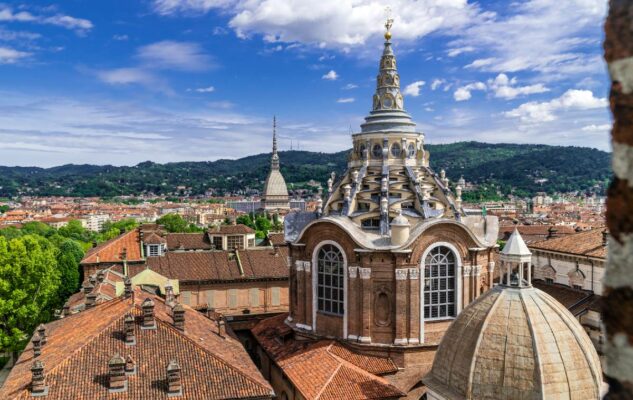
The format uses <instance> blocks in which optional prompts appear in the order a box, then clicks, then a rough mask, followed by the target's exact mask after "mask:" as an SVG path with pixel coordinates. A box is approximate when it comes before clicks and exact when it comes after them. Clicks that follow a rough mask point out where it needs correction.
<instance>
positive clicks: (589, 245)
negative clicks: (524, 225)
mask: <svg viewBox="0 0 633 400" xmlns="http://www.w3.org/2000/svg"><path fill="white" fill-rule="evenodd" d="M603 232H604V229H592V230H590V231H585V232H579V233H575V234H573V235H568V236H563V237H559V238H554V239H549V240H542V241H540V242H535V243H532V244H530V248H531V249H533V250H549V251H555V252H557V253H567V254H573V255H581V256H588V257H595V258H602V259H605V260H606V258H607V246H604V245H603Z"/></svg>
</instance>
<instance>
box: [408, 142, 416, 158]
mask: <svg viewBox="0 0 633 400" xmlns="http://www.w3.org/2000/svg"><path fill="white" fill-rule="evenodd" d="M408 155H409V158H413V156H415V145H414V144H413V143H409V154H408Z"/></svg>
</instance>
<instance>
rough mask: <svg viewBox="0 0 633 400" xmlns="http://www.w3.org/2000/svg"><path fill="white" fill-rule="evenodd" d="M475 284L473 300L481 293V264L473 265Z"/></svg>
mask: <svg viewBox="0 0 633 400" xmlns="http://www.w3.org/2000/svg"><path fill="white" fill-rule="evenodd" d="M472 272H473V284H474V286H475V287H474V288H473V289H474V293H475V295H474V296H473V300H474V299H476V298H477V297H479V295H481V265H474V266H473V270H472Z"/></svg>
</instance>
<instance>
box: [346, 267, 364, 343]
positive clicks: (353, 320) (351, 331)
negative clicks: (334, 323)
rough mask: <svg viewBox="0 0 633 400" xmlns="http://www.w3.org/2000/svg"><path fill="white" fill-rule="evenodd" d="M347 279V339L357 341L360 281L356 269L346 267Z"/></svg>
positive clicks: (359, 317) (359, 312)
mask: <svg viewBox="0 0 633 400" xmlns="http://www.w3.org/2000/svg"><path fill="white" fill-rule="evenodd" d="M347 277H348V279H349V281H348V284H347V315H348V317H347V324H348V328H347V338H348V339H350V340H357V339H358V336H359V335H360V329H359V327H360V323H359V322H360V319H361V315H360V314H361V310H360V296H361V293H360V279H358V267H348V268H347Z"/></svg>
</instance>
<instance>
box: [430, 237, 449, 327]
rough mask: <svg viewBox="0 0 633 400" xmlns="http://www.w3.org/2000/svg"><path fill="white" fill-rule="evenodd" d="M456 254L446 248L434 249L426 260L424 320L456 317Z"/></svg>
mask: <svg viewBox="0 0 633 400" xmlns="http://www.w3.org/2000/svg"><path fill="white" fill-rule="evenodd" d="M456 268H457V263H456V261H455V254H454V253H453V251H452V250H451V249H449V248H448V247H445V246H438V247H435V248H434V249H432V250H431V251H430V252H429V254H428V255H427V256H426V259H425V260H424V319H425V320H433V319H442V318H449V317H454V316H455V314H456V312H455V310H456V307H455V306H456V305H455V286H456V279H455V271H456Z"/></svg>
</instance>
